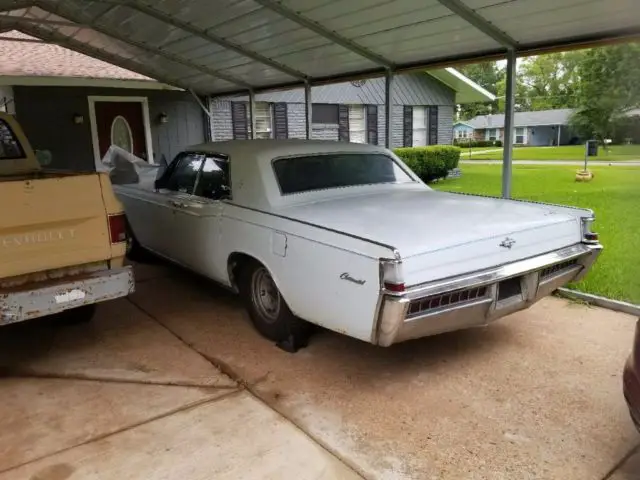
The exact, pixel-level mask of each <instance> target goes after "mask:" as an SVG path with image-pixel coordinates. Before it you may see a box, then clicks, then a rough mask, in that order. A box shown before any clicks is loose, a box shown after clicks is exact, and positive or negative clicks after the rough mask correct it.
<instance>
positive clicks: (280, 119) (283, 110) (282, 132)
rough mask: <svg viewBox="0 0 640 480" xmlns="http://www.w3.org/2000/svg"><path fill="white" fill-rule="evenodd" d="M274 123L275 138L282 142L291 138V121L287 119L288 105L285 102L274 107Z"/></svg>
mask: <svg viewBox="0 0 640 480" xmlns="http://www.w3.org/2000/svg"><path fill="white" fill-rule="evenodd" d="M273 123H274V132H275V138H276V139H278V140H282V139H285V138H289V121H288V119H287V104H286V103H284V102H281V103H275V104H274V105H273Z"/></svg>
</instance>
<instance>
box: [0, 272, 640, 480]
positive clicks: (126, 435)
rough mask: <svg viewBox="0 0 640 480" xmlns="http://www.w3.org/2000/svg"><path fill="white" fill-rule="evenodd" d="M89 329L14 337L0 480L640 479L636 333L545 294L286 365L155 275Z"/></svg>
mask: <svg viewBox="0 0 640 480" xmlns="http://www.w3.org/2000/svg"><path fill="white" fill-rule="evenodd" d="M137 272H138V275H137V278H138V286H137V289H138V291H137V293H136V294H134V295H133V296H132V297H131V299H130V300H122V301H118V302H112V303H111V304H106V305H104V306H102V307H101V309H100V314H99V318H98V319H97V321H96V322H94V324H93V325H82V326H75V327H67V328H65V329H55V328H52V327H51V326H50V325H48V324H46V323H44V322H40V323H39V324H35V323H34V324H28V325H22V326H17V327H15V328H10V329H3V336H2V337H0V358H1V360H2V361H1V362H0V365H2V366H3V369H2V371H3V373H4V377H5V378H3V379H2V381H1V382H0V392H1V393H0V394H2V398H3V399H4V402H3V404H2V406H0V427H1V429H0V479H2V480H4V479H14V478H15V479H32V480H63V479H70V480H75V479H76V478H78V479H85V478H92V479H93V478H96V479H98V478H99V479H114V480H115V479H118V480H119V479H125V478H131V479H134V478H135V479H139V478H145V479H160V478H162V479H165V478H166V479H175V478H184V479H187V478H189V479H192V478H193V479H205V478H207V479H209V478H216V479H217V478H229V479H231V478H251V479H253V478H256V479H258V478H283V479H288V478H291V479H301V478H322V479H330V478H340V479H350V478H360V476H363V477H366V478H376V479H378V478H379V479H396V478H416V479H431V478H433V479H449V478H451V479H481V478H482V479H484V478H490V479H503V478H504V479H507V478H508V479H513V478H536V479H537V478H545V479H546V478H549V479H557V478H562V479H580V480H584V479H598V480H599V479H604V478H613V479H615V480H632V479H634V480H637V479H640V456H638V455H637V454H635V453H636V451H637V450H638V444H639V443H640V437H639V436H638V435H637V433H636V432H635V431H634V430H633V428H632V426H631V423H630V420H629V418H628V413H627V410H626V406H625V405H624V400H623V397H622V393H621V378H620V373H621V368H622V365H623V363H624V360H625V358H626V356H627V354H628V351H629V348H630V341H631V338H632V332H633V327H634V324H635V319H634V318H632V317H629V316H626V315H623V314H616V313H612V312H610V311H606V310H601V309H596V308H588V307H585V306H583V305H578V304H574V303H569V302H567V301H565V300H560V299H555V298H550V299H547V300H544V301H542V302H540V303H539V304H538V305H536V306H535V307H534V308H532V309H531V310H529V311H526V312H521V313H519V314H516V315H512V316H511V317H508V318H506V319H503V320H501V321H499V322H497V323H495V324H493V325H492V326H491V327H489V328H486V329H479V330H470V331H464V332H457V333H452V334H447V335H441V336H438V337H432V338H427V339H422V340H418V341H414V342H410V343H406V344H401V345H397V346H394V347H392V348H390V349H381V348H376V347H373V346H370V345H367V344H364V343H362V342H359V341H356V340H352V339H349V338H346V337H343V336H340V335H337V334H334V333H331V332H324V331H323V332H319V333H318V334H317V335H316V336H315V337H313V339H312V342H311V345H310V346H309V347H308V348H306V349H304V350H301V351H300V352H298V353H297V354H295V355H291V354H287V353H285V352H282V351H280V350H278V349H277V348H276V347H274V346H273V345H272V344H271V343H270V342H268V341H266V340H264V339H262V338H261V337H259V336H258V335H257V333H255V331H254V330H253V328H252V326H251V325H250V323H249V321H248V318H247V316H246V315H245V314H244V312H243V310H242V308H241V306H240V302H239V300H238V299H237V298H236V297H235V296H233V295H231V294H229V293H227V292H225V291H224V290H222V289H220V288H217V287H216V286H214V285H212V284H210V283H208V282H206V281H203V280H202V279H200V278H196V277H194V276H192V275H190V274H188V273H185V272H183V271H181V270H178V269H174V268H172V267H167V266H163V265H145V266H141V267H140V268H138V271H137Z"/></svg>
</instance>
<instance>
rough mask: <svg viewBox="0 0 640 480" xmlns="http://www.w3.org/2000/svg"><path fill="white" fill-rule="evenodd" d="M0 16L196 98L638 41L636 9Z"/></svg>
mask: <svg viewBox="0 0 640 480" xmlns="http://www.w3.org/2000/svg"><path fill="white" fill-rule="evenodd" d="M0 12H4V13H3V14H2V15H0V31H1V30H8V29H13V28H17V29H19V30H21V31H22V32H24V33H26V34H29V35H33V36H35V37H38V38H41V39H43V40H46V41H50V42H53V43H58V44H60V45H62V46H65V47H68V48H71V49H74V50H77V51H80V52H82V53H86V54H88V55H90V56H93V57H95V58H99V59H101V60H104V61H107V62H110V63H113V64H115V65H118V66H120V67H123V68H126V69H128V70H132V71H135V72H137V73H139V74H141V75H145V76H148V77H152V78H155V79H157V80H160V81H162V82H165V83H169V84H172V85H175V86H178V87H182V88H187V89H193V90H194V91H196V92H198V93H202V94H220V93H231V92H234V93H236V92H241V91H243V90H246V89H250V88H251V89H254V90H256V91H257V90H260V89H262V90H264V89H272V88H291V87H294V86H300V85H302V84H303V83H304V82H305V81H310V82H313V83H315V84H319V83H326V82H333V81H344V80H347V79H352V78H354V77H355V76H368V77H375V76H380V75H381V74H384V72H385V71H386V70H388V69H391V70H395V71H397V72H402V71H407V70H410V69H416V68H423V67H425V66H434V65H437V66H443V65H445V64H450V63H451V62H455V61H462V60H470V59H475V58H480V57H483V58H488V57H491V58H496V57H502V56H504V54H505V52H506V50H507V48H511V49H514V50H516V51H517V52H520V53H521V54H525V53H532V52H539V51H541V50H543V49H546V48H550V47H557V46H567V45H576V44H581V45H582V44H584V43H585V42H598V41H603V40H608V39H614V38H615V39H619V38H630V37H638V36H640V8H638V5H637V0H607V1H606V2H605V1H602V0H395V1H390V0H358V1H355V0H353V1H346V0H156V1H151V0H0ZM405 94H406V95H409V94H410V92H405Z"/></svg>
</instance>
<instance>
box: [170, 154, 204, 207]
mask: <svg viewBox="0 0 640 480" xmlns="http://www.w3.org/2000/svg"><path fill="white" fill-rule="evenodd" d="M198 156H200V157H202V159H201V160H200V168H198V171H197V172H196V179H195V180H194V182H193V190H192V193H188V192H181V191H179V190H174V189H172V188H169V182H170V181H171V178H172V177H173V175H174V174H175V173H176V171H177V169H178V167H179V165H180V163H181V162H182V161H183V160H184V159H185V158H189V157H198ZM171 163H172V165H171V166H170V168H168V169H167V172H165V173H166V174H167V176H166V178H164V179H163V182H162V183H163V184H164V185H163V186H161V188H164V189H165V190H168V191H170V192H172V193H175V194H181V195H191V196H195V195H194V194H193V192H195V191H196V187H197V185H198V181H199V180H200V173H201V172H202V166H203V165H204V154H202V153H197V152H190V151H189V152H180V153H179V154H178V155H176V158H175V159H174V160H173V162H171Z"/></svg>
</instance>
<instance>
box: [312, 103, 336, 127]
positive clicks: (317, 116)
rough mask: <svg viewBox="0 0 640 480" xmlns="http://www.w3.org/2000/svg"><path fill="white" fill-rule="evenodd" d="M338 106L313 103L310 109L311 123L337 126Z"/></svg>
mask: <svg viewBox="0 0 640 480" xmlns="http://www.w3.org/2000/svg"><path fill="white" fill-rule="evenodd" d="M338 115H339V114H338V105H328V104H325V103H314V104H313V106H312V107H311V123H331V124H334V125H336V124H338Z"/></svg>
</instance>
